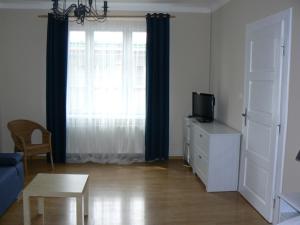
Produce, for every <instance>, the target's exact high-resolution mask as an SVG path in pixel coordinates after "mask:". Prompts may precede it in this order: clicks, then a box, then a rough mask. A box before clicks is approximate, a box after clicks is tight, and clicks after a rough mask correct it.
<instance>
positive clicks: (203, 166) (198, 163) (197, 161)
mask: <svg viewBox="0 0 300 225" xmlns="http://www.w3.org/2000/svg"><path fill="white" fill-rule="evenodd" d="M193 167H194V168H195V171H196V173H197V175H198V176H199V177H200V178H201V180H202V181H203V183H204V184H207V177H208V160H207V159H206V158H205V157H204V156H202V155H201V153H199V152H197V153H196V154H194V163H193Z"/></svg>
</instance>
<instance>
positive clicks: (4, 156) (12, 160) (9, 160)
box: [0, 153, 22, 166]
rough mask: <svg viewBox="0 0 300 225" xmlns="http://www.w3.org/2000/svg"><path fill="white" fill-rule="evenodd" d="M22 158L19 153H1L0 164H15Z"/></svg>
mask: <svg viewBox="0 0 300 225" xmlns="http://www.w3.org/2000/svg"><path fill="white" fill-rule="evenodd" d="M21 160H22V156H21V155H20V154H19V153H0V166H15V165H17V164H18V163H19V162H20V161H21Z"/></svg>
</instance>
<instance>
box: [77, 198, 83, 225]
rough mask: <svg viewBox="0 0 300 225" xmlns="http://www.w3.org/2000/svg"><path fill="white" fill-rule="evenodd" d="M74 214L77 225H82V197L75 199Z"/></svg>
mask: <svg viewBox="0 0 300 225" xmlns="http://www.w3.org/2000/svg"><path fill="white" fill-rule="evenodd" d="M76 209H77V210H76V214H77V225H84V216H83V211H84V204H83V196H80V197H76Z"/></svg>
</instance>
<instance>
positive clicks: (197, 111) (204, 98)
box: [192, 92, 215, 122]
mask: <svg viewBox="0 0 300 225" xmlns="http://www.w3.org/2000/svg"><path fill="white" fill-rule="evenodd" d="M214 106H215V97H214V95H212V94H206V93H200V94H198V93H196V92H193V114H192V116H193V117H195V118H196V119H197V120H198V121H199V122H212V121H213V120H214Z"/></svg>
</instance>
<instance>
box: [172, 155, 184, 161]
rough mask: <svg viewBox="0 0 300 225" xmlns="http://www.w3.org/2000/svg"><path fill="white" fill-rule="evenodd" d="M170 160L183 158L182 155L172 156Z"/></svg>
mask: <svg viewBox="0 0 300 225" xmlns="http://www.w3.org/2000/svg"><path fill="white" fill-rule="evenodd" d="M169 159H182V160H183V156H182V155H170V156H169Z"/></svg>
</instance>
